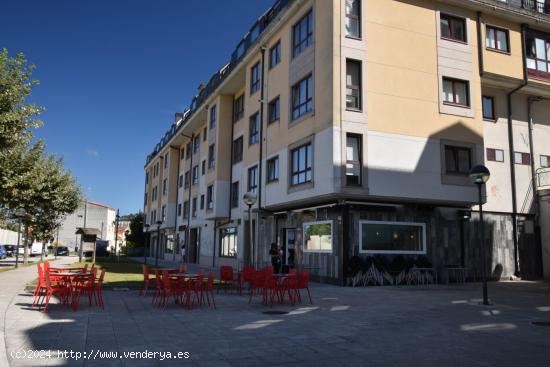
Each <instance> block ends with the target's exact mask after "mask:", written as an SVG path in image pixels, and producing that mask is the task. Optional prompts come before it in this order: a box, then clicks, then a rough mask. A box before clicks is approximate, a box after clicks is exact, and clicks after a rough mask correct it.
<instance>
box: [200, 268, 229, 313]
mask: <svg viewBox="0 0 550 367" xmlns="http://www.w3.org/2000/svg"><path fill="white" fill-rule="evenodd" d="M231 270H233V269H231ZM214 278H215V273H214V272H213V271H211V272H209V273H208V279H207V281H206V283H204V284H203V287H202V292H203V293H204V295H205V296H206V301H207V302H208V306H209V307H210V305H211V304H210V301H211V300H212V306H214V309H215V308H216V301H214Z"/></svg>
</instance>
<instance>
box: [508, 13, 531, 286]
mask: <svg viewBox="0 0 550 367" xmlns="http://www.w3.org/2000/svg"><path fill="white" fill-rule="evenodd" d="M526 31H527V25H525V24H522V25H521V50H522V55H523V82H522V83H521V84H520V85H519V86H518V87H516V88H514V89H513V90H512V91H510V92H509V93H508V146H509V150H510V183H511V187H512V233H513V237H514V238H513V240H514V274H515V275H516V276H519V274H520V267H519V253H518V250H519V248H518V226H517V214H518V208H517V190H516V166H515V161H514V131H513V109H512V96H513V95H514V94H515V93H517V92H518V91H520V90H521V89H523V88H524V87H525V86H526V85H527V83H528V77H527V60H526V52H525V34H526Z"/></svg>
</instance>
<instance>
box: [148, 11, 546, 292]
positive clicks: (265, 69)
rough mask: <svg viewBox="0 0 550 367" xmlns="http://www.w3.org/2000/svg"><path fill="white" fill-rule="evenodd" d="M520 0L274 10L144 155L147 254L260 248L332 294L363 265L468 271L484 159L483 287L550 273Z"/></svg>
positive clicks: (542, 140)
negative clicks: (305, 271) (399, 263)
mask: <svg viewBox="0 0 550 367" xmlns="http://www.w3.org/2000/svg"><path fill="white" fill-rule="evenodd" d="M532 3H533V4H531V2H525V1H524V2H522V1H511V0H510V1H498V0H485V1H481V0H471V1H452V0H446V1H443V0H441V1H436V0H416V1H411V0H407V1H399V0H362V1H360V0H326V1H325V0H317V1H314V0H301V1H300V0H280V1H277V2H276V3H275V4H274V5H273V6H272V8H270V9H269V10H268V11H267V12H266V13H264V15H262V16H261V17H260V18H259V19H258V21H257V22H256V23H255V24H254V25H253V26H252V28H250V30H249V31H248V33H246V35H245V36H244V37H243V39H242V40H241V41H240V42H239V43H238V45H237V47H236V49H235V51H234V53H233V54H232V57H231V59H230V61H229V62H228V63H227V64H226V65H225V66H224V67H222V68H221V69H220V70H218V71H217V72H216V73H215V74H214V75H213V76H212V77H211V78H210V80H209V82H208V83H205V84H203V85H201V86H200V87H199V90H198V93H197V95H196V97H195V98H193V101H192V103H191V105H190V107H189V109H187V110H186V111H184V112H183V113H176V115H175V122H174V123H173V124H172V125H171V127H170V129H169V130H168V131H167V132H166V134H165V135H164V137H163V138H162V139H161V141H160V142H159V143H158V144H157V145H156V147H155V149H154V150H153V152H152V153H151V154H150V155H149V156H148V157H147V162H146V165H145V172H146V181H145V190H144V191H145V195H144V212H145V214H146V219H147V220H146V223H147V225H148V227H147V230H148V231H149V232H150V236H149V237H150V240H151V247H150V249H151V253H150V255H151V256H153V257H154V256H159V257H160V258H165V259H172V260H183V261H187V262H192V263H198V264H201V265H204V266H219V265H224V264H227V265H232V266H235V267H240V266H242V265H243V264H245V263H255V264H264V263H267V262H268V261H269V256H268V251H269V247H270V245H271V244H272V243H274V244H276V245H278V246H279V247H280V249H281V251H282V253H283V264H285V265H288V266H293V265H301V266H307V267H309V268H310V269H311V271H312V274H313V275H314V276H315V277H317V278H319V279H323V280H326V281H331V282H335V283H340V284H344V283H345V281H346V277H347V275H348V273H349V266H350V265H349V264H350V261H351V260H352V259H353V258H354V257H359V258H363V259H365V258H366V257H369V256H375V257H385V258H387V259H389V260H388V261H391V260H392V259H394V258H395V257H397V256H401V257H419V256H421V257H424V258H426V259H427V261H429V262H430V263H431V264H432V265H433V266H434V267H435V268H436V269H437V270H438V272H440V273H442V274H444V273H445V269H446V267H449V266H453V267H464V268H466V269H467V271H468V274H469V275H470V277H472V278H475V277H479V275H480V271H481V270H480V269H481V263H480V250H479V242H478V241H477V236H478V228H479V220H478V219H477V218H478V208H477V207H476V205H475V203H476V202H477V189H476V187H474V186H473V185H472V184H470V182H469V179H468V172H469V170H470V168H471V167H473V166H474V165H476V164H485V165H486V166H487V167H488V168H489V169H490V171H491V173H492V176H491V179H490V180H489V182H488V183H487V187H486V190H484V195H483V200H484V201H485V204H484V210H485V211H486V213H487V215H486V220H485V223H486V226H487V228H488V230H487V231H486V232H487V236H486V240H485V245H486V247H487V250H488V253H489V259H488V262H487V267H488V269H490V271H491V275H492V276H493V277H495V278H499V277H509V276H513V275H516V276H521V277H524V278H538V277H541V276H542V275H543V273H544V274H545V275H546V276H550V244H549V242H550V238H549V237H550V228H549V227H550V218H548V215H549V214H550V213H549V212H550V210H549V208H548V205H550V204H549V203H548V201H546V195H547V191H545V188H547V187H548V185H545V182H547V181H548V178H547V177H548V176H547V175H548V174H547V171H548V169H547V168H548V166H549V165H550V113H549V112H550V101H547V99H546V98H548V97H550V15H549V14H548V13H550V7H548V9H547V7H546V6H545V5H544V4H542V6H541V4H540V2H532ZM531 5H532V6H531ZM547 10H549V11H547ZM545 180H547V181H545ZM247 192H252V193H254V194H255V196H256V198H257V201H256V203H255V204H253V205H252V206H251V208H250V209H251V210H250V217H249V210H248V209H249V208H248V207H247V205H246V204H245V203H244V201H243V195H244V194H245V193H247ZM251 227H252V228H251ZM250 234H252V236H251V235H250ZM251 237H252V239H251ZM182 248H184V249H185V250H184V251H182ZM183 254H184V255H183ZM182 255H183V258H182Z"/></svg>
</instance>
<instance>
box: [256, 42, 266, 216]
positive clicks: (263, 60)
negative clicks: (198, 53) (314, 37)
mask: <svg viewBox="0 0 550 367" xmlns="http://www.w3.org/2000/svg"><path fill="white" fill-rule="evenodd" d="M265 50H266V46H262V47H261V53H262V85H261V86H260V161H259V162H258V212H259V211H260V210H261V209H262V166H263V165H262V155H263V154H262V153H263V152H262V150H263V132H264V107H265V101H264V92H265V88H264V81H265V79H264V78H265V65H264V64H265Z"/></svg>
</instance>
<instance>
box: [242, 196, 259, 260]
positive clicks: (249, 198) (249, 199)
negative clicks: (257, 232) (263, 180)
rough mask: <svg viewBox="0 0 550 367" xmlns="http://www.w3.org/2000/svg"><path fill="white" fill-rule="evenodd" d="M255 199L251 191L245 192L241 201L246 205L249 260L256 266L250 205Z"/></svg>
mask: <svg viewBox="0 0 550 367" xmlns="http://www.w3.org/2000/svg"><path fill="white" fill-rule="evenodd" d="M256 199H257V198H256V194H254V193H253V192H247V193H245V194H244V196H243V201H244V203H245V204H246V205H247V206H248V230H249V233H248V236H249V237H248V238H249V240H250V262H251V263H252V266H254V267H256V257H255V252H254V231H253V228H252V205H254V204H255V203H256Z"/></svg>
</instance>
